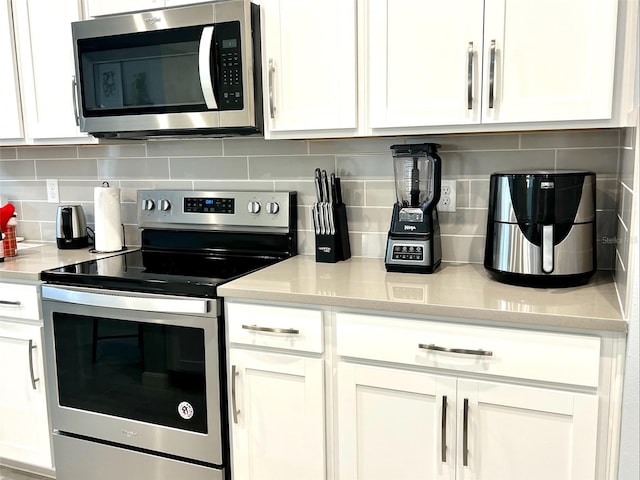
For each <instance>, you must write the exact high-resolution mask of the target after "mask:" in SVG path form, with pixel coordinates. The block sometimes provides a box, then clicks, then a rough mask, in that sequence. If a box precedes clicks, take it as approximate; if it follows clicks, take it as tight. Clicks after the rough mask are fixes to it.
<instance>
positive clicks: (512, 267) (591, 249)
mask: <svg viewBox="0 0 640 480" xmlns="http://www.w3.org/2000/svg"><path fill="white" fill-rule="evenodd" d="M595 197H596V175H595V173H593V172H589V171H577V170H537V171H524V172H497V173H494V174H492V175H491V181H490V191H489V212H488V219H487V238H486V245H485V254H484V266H485V268H486V269H487V270H489V271H490V272H491V273H492V274H493V276H494V277H495V278H496V279H498V280H500V281H503V282H507V283H515V284H519V285H530V286H545V287H550V286H554V287H555V286H573V285H579V284H582V283H585V282H587V281H588V280H589V278H590V277H591V275H593V274H594V273H595V271H596V269H597V265H596V214H595V203H596V200H595Z"/></svg>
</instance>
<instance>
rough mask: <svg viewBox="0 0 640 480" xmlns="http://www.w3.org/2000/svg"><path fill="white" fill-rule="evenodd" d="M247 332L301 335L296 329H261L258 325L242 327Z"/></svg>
mask: <svg viewBox="0 0 640 480" xmlns="http://www.w3.org/2000/svg"><path fill="white" fill-rule="evenodd" d="M242 328H244V329H245V330H251V331H252V332H267V333H285V334H288V335H299V334H300V330H296V329H295V328H272V327H259V326H257V325H242Z"/></svg>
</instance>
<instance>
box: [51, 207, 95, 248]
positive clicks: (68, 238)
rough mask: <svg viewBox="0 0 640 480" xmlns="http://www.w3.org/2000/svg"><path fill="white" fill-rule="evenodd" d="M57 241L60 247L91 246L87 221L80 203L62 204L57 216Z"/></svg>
mask: <svg viewBox="0 0 640 480" xmlns="http://www.w3.org/2000/svg"><path fill="white" fill-rule="evenodd" d="M56 243H57V244H58V248H60V249H65V250H66V249H73V248H85V247H88V246H89V236H88V234H87V221H86V219H85V216H84V210H83V209H82V206H80V205H60V206H59V207H58V213H57V216H56Z"/></svg>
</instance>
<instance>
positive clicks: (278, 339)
mask: <svg viewBox="0 0 640 480" xmlns="http://www.w3.org/2000/svg"><path fill="white" fill-rule="evenodd" d="M225 311H226V318H227V324H228V326H229V340H230V342H231V343H235V344H243V345H253V346H260V347H272V348H282V349H286V350H295V351H302V352H313V353H322V352H323V351H324V341H323V333H322V312H321V311H320V310H312V309H305V308H290V307H276V306H271V305H257V304H246V303H234V302H226V303H225Z"/></svg>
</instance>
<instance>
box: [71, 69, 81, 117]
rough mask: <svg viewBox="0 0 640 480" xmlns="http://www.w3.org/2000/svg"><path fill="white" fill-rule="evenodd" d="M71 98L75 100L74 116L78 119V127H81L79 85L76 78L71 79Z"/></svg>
mask: <svg viewBox="0 0 640 480" xmlns="http://www.w3.org/2000/svg"><path fill="white" fill-rule="evenodd" d="M71 97H72V98H73V114H74V116H75V117H76V126H77V127H79V126H80V112H79V111H78V83H77V82H76V76H75V75H73V76H72V77H71Z"/></svg>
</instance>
